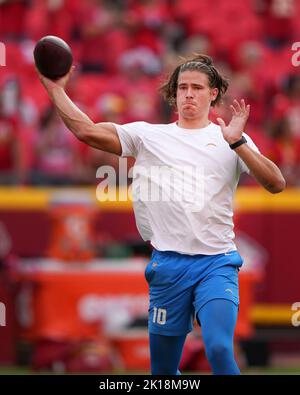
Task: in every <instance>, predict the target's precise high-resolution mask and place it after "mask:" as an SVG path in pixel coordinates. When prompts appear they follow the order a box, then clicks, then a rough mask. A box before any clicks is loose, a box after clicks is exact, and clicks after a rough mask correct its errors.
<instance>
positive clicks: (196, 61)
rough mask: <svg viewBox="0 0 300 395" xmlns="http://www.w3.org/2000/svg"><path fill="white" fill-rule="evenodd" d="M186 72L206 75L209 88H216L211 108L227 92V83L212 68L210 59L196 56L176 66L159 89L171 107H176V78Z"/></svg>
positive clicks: (204, 56) (205, 56)
mask: <svg viewBox="0 0 300 395" xmlns="http://www.w3.org/2000/svg"><path fill="white" fill-rule="evenodd" d="M187 70H192V71H194V70H196V71H200V72H202V73H204V74H206V75H207V77H208V81H209V86H210V88H218V95H217V97H216V98H215V100H213V101H212V102H211V106H212V107H214V106H215V105H216V104H218V103H219V102H220V101H221V98H222V96H223V95H224V93H225V92H226V91H227V88H228V81H227V80H226V79H225V78H224V77H223V76H222V75H221V74H220V73H219V72H218V70H217V69H216V68H215V67H214V65H213V61H212V58H211V57H210V56H207V55H203V54H196V55H195V56H194V57H192V58H190V59H184V60H183V61H182V62H181V63H179V64H178V66H177V67H176V68H175V70H174V71H173V72H172V74H171V75H170V77H169V79H168V80H167V81H166V82H165V83H164V84H163V85H162V86H161V87H160V89H159V91H160V92H161V93H162V95H163V97H164V98H165V100H166V101H167V102H168V103H169V104H170V105H171V106H172V107H176V96H177V85H178V77H179V74H180V73H182V72H184V71H187Z"/></svg>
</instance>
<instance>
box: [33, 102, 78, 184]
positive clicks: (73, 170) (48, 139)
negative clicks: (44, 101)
mask: <svg viewBox="0 0 300 395" xmlns="http://www.w3.org/2000/svg"><path fill="white" fill-rule="evenodd" d="M80 147H81V144H80V143H79V142H78V141H77V140H76V139H75V138H74V137H73V135H72V134H71V133H70V132H69V131H68V129H67V128H66V127H65V126H64V124H63V122H62V121H61V119H60V118H59V116H58V114H57V113H56V111H55V110H54V109H53V108H52V107H50V108H48V109H47V111H46V112H45V114H44V116H43V117H42V119H41V125H40V130H39V131H38V134H37V135H36V139H35V147H34V148H35V158H34V169H33V172H32V182H33V183H34V184H38V185H70V184H78V183H80V182H81V181H82V179H83V178H84V165H83V161H82V158H81V155H80Z"/></svg>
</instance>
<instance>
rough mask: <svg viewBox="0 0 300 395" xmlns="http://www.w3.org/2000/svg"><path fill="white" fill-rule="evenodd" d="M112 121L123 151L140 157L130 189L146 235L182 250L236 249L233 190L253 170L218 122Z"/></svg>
mask: <svg viewBox="0 0 300 395" xmlns="http://www.w3.org/2000/svg"><path fill="white" fill-rule="evenodd" d="M114 126H115V127H116V129H117V132H118V135H119V138H120V142H121V145H122V156H125V157H126V156H133V157H134V158H136V163H135V166H134V173H133V184H132V195H133V208H134V213H135V220H136V224H137V228H138V230H139V232H140V234H141V236H142V238H143V239H144V240H145V241H146V240H149V241H150V242H151V244H152V245H153V247H154V248H156V249H157V250H160V251H176V252H179V253H182V254H190V255H194V254H204V255H215V254H219V253H223V252H228V251H232V250H235V249H236V247H235V244H234V242H233V239H234V232H233V196H234V193H235V190H236V187H237V184H238V180H239V176H240V174H241V173H242V172H244V171H246V172H249V170H248V168H247V166H246V165H245V163H244V162H243V161H242V160H241V159H240V158H239V156H238V155H237V154H236V153H235V152H234V151H233V150H231V149H230V147H229V146H228V143H227V142H226V141H225V140H224V138H223V135H222V132H221V128H220V126H218V125H216V124H214V123H210V124H209V125H208V126H207V127H205V128H202V129H183V128H180V127H178V126H177V124H176V122H175V123H171V124H167V125H166V124H164V125H152V124H148V123H146V122H133V123H129V124H125V125H116V124H114ZM244 135H245V137H246V139H247V142H248V144H249V146H250V147H251V148H253V149H254V150H255V151H257V152H259V151H258V149H257V147H256V146H255V144H254V143H253V141H252V140H251V138H250V137H249V136H247V135H246V134H244Z"/></svg>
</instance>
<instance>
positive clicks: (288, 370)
mask: <svg viewBox="0 0 300 395" xmlns="http://www.w3.org/2000/svg"><path fill="white" fill-rule="evenodd" d="M185 373H186V374H196V373H195V372H185ZM30 374H54V373H51V372H49V371H42V372H40V373H36V372H33V371H32V370H30V369H28V368H23V367H0V375H30ZM80 374H84V373H80ZM88 374H90V373H88ZM99 374H104V375H105V374H116V375H127V374H128V375H131V374H133V375H134V374H137V375H140V374H149V373H148V372H132V371H122V372H121V371H120V372H105V373H103V372H102V373H99ZM183 374H184V373H183ZM242 374H246V375H300V366H299V367H296V366H290V367H289V366H286V367H282V368H280V367H267V368H258V367H257V368H251V369H250V368H249V369H244V370H242Z"/></svg>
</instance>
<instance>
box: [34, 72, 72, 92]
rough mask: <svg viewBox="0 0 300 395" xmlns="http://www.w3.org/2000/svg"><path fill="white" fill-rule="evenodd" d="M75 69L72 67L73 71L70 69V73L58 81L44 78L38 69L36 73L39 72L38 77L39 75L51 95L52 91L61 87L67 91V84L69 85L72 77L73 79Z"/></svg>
mask: <svg viewBox="0 0 300 395" xmlns="http://www.w3.org/2000/svg"><path fill="white" fill-rule="evenodd" d="M74 69H75V66H72V67H71V69H70V71H69V72H68V73H67V74H66V75H65V76H63V77H62V78H59V79H58V80H50V79H49V78H47V77H44V76H43V75H42V74H41V73H40V72H39V71H38V69H37V68H36V71H37V73H38V75H39V78H40V81H41V83H42V84H43V85H44V87H45V89H46V91H47V92H48V93H49V94H51V92H52V90H53V89H55V88H58V87H60V88H63V89H65V87H66V85H67V83H68V81H69V79H70V77H71V75H72V73H73V71H74Z"/></svg>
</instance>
